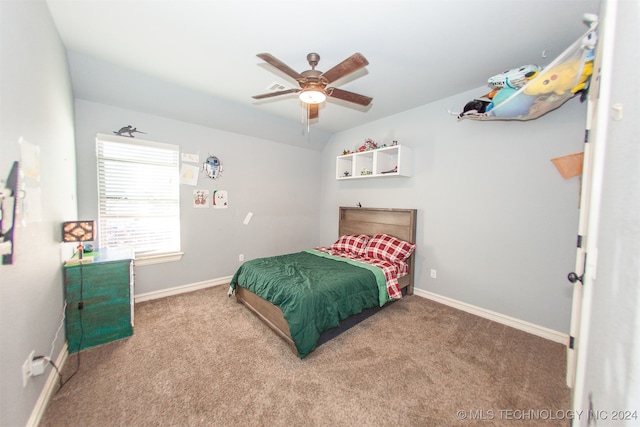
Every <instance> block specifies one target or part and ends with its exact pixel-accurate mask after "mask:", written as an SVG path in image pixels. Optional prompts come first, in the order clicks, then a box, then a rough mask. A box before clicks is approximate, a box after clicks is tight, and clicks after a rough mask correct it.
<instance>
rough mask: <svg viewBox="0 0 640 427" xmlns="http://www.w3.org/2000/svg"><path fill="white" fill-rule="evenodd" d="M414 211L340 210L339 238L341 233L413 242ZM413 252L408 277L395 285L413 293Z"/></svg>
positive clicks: (378, 209) (414, 227)
mask: <svg viewBox="0 0 640 427" xmlns="http://www.w3.org/2000/svg"><path fill="white" fill-rule="evenodd" d="M417 213H418V211H417V210H416V209H385V208H350V207H340V212H339V216H338V218H339V222H338V236H342V235H344V234H367V235H373V234H381V233H384V234H388V235H389V236H394V237H397V238H398V239H401V240H404V241H406V242H410V243H415V242H416V218H417ZM414 259H415V252H414V254H413V255H411V257H410V258H409V274H407V275H406V276H404V277H401V278H400V279H399V280H398V282H399V283H400V287H401V288H406V292H407V295H412V294H413V285H414V270H415V262H414Z"/></svg>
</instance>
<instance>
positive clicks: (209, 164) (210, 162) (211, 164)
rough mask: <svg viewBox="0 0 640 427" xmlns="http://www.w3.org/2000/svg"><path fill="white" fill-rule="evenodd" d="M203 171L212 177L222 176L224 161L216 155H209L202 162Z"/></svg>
mask: <svg viewBox="0 0 640 427" xmlns="http://www.w3.org/2000/svg"><path fill="white" fill-rule="evenodd" d="M202 171H203V172H204V173H205V174H206V175H207V176H208V177H209V178H211V179H218V178H220V174H221V173H222V162H221V161H220V159H218V158H217V157H216V156H209V157H207V159H206V160H205V161H204V163H203V164H202Z"/></svg>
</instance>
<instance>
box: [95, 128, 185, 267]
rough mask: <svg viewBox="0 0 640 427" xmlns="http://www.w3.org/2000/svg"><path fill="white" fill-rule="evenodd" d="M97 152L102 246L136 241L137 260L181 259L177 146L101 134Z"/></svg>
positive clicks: (100, 239)
mask: <svg viewBox="0 0 640 427" xmlns="http://www.w3.org/2000/svg"><path fill="white" fill-rule="evenodd" d="M96 156H97V158H98V204H99V212H98V236H99V242H100V246H101V247H110V246H131V247H133V248H134V250H135V253H136V259H137V260H140V259H142V260H144V259H149V258H154V259H156V261H165V260H172V258H175V259H179V256H180V253H179V252H180V203H179V202H180V179H179V178H180V177H179V175H180V172H179V152H178V146H177V145H170V144H161V143H156V142H150V141H142V140H139V139H133V138H127V137H120V136H113V135H103V134H98V135H97V137H96ZM165 258H168V259H165ZM143 264H144V262H143Z"/></svg>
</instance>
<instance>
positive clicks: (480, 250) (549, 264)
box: [321, 88, 586, 333]
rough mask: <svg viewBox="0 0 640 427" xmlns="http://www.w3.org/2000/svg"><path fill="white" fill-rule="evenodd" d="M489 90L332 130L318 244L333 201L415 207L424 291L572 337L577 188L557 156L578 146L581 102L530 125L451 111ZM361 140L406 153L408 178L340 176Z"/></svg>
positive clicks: (332, 217)
mask: <svg viewBox="0 0 640 427" xmlns="http://www.w3.org/2000/svg"><path fill="white" fill-rule="evenodd" d="M484 92H486V88H479V89H478V90H475V91H471V92H468V93H463V94H460V95H456V96H454V97H451V98H447V99H444V100H441V101H438V102H435V103H432V104H429V105H425V106H423V107H420V108H416V109H413V110H410V111H406V112H404V113H401V114H397V115H395V116H392V117H388V118H386V119H383V120H378V121H376V122H372V123H369V124H367V125H363V126H360V127H357V128H354V129H351V130H349V131H345V132H342V133H339V134H336V135H334V136H333V138H332V139H331V141H330V142H329V144H328V145H327V147H326V149H325V150H324V152H323V158H322V179H321V194H322V216H321V221H322V222H321V230H322V233H321V236H322V242H321V243H322V244H327V243H329V242H330V241H331V239H332V238H333V237H334V236H335V234H336V230H337V219H336V212H337V207H338V206H341V205H346V206H354V205H355V204H356V203H358V202H361V203H362V204H363V205H364V206H368V207H402V208H417V209H418V231H417V244H418V246H417V249H416V256H417V264H416V275H417V279H416V286H417V288H419V289H421V290H424V291H428V292H432V293H435V294H438V295H441V296H445V297H448V298H452V299H454V300H457V301H461V302H464V303H467V304H471V305H474V306H478V307H481V308H483V309H486V310H492V311H495V312H498V313H501V314H504V315H508V316H512V317H515V318H517V319H520V320H524V321H527V322H531V323H533V324H536V325H540V326H544V327H547V328H550V329H552V330H555V331H559V332H564V333H568V331H569V322H570V313H571V290H572V288H571V286H570V284H569V283H568V282H567V280H566V275H567V273H568V272H570V271H572V270H573V268H574V264H575V251H576V235H577V230H578V228H577V227H578V198H579V184H580V182H579V178H577V177H575V178H570V179H566V180H565V179H564V178H562V176H561V175H560V174H559V173H558V172H557V170H556V168H555V166H554V165H553V163H552V162H551V161H550V160H551V159H552V158H555V157H560V156H564V155H567V154H572V153H576V152H580V151H582V150H583V147H582V145H583V144H582V141H583V139H584V129H585V118H586V104H581V103H580V102H579V101H578V99H572V100H571V101H569V102H568V103H567V104H565V105H564V106H562V107H561V108H560V109H558V110H556V111H553V112H551V113H549V114H548V115H546V116H543V117H541V118H539V119H537V120H533V121H528V122H475V121H470V120H464V121H461V122H458V121H457V119H456V117H455V116H452V115H450V114H449V113H448V112H447V110H448V109H453V110H455V111H460V110H461V108H462V106H464V104H465V103H466V102H467V101H469V100H471V99H473V98H474V97H476V96H479V95H482V94H483V93H484ZM365 138H372V139H373V140H374V141H376V142H377V143H386V144H390V143H391V141H392V140H397V141H398V143H399V144H401V145H407V146H409V147H411V149H412V150H413V153H414V175H413V177H411V178H400V177H390V178H380V179H368V180H355V181H336V179H335V163H336V156H337V155H338V154H340V153H342V151H343V150H344V149H349V150H354V149H355V147H356V146H357V145H359V144H361V143H362V142H363V141H364V139H365ZM430 269H436V270H437V278H436V279H432V278H430V274H429V273H430Z"/></svg>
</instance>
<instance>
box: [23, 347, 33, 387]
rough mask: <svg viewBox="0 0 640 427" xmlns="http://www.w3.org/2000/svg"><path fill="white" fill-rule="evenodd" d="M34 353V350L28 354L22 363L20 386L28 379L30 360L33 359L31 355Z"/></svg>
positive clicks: (24, 384)
mask: <svg viewBox="0 0 640 427" xmlns="http://www.w3.org/2000/svg"><path fill="white" fill-rule="evenodd" d="M35 355H36V352H35V350H34V351H32V352H31V354H29V357H28V358H27V360H25V361H24V363H23V364H22V387H26V386H27V381H29V377H30V376H31V362H32V361H33V356H35Z"/></svg>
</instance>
